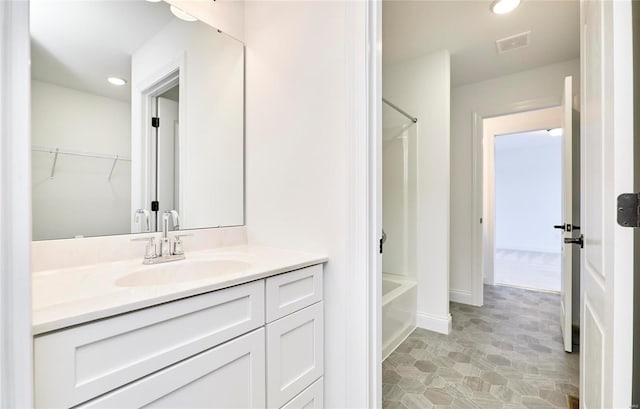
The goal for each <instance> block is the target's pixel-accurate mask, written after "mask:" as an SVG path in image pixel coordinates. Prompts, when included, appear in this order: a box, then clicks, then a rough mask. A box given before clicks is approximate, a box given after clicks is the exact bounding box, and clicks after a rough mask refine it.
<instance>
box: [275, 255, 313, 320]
mask: <svg viewBox="0 0 640 409" xmlns="http://www.w3.org/2000/svg"><path fill="white" fill-rule="evenodd" d="M321 300H322V265H315V266H311V267H307V268H303V269H300V270H296V271H292V272H290V273H286V274H280V275H277V276H275V277H269V278H267V322H272V321H275V320H277V319H278V318H282V317H284V316H285V315H289V314H291V313H292V312H296V311H298V310H301V309H303V308H305V307H308V306H309V305H311V304H315V303H317V302H318V301H321Z"/></svg>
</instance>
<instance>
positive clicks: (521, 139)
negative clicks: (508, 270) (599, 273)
mask: <svg viewBox="0 0 640 409" xmlns="http://www.w3.org/2000/svg"><path fill="white" fill-rule="evenodd" d="M561 144H562V137H552V136H549V134H548V133H547V131H546V130H543V131H537V132H527V133H520V134H511V135H500V136H497V137H496V142H495V149H496V152H495V194H496V197H495V215H496V216H495V219H496V220H495V223H496V224H495V240H496V242H495V246H496V249H511V250H525V251H541V252H548V253H560V249H561V242H560V240H561V239H562V234H561V232H560V230H557V229H554V228H553V225H554V224H562V209H561V204H562V196H561V192H562V177H561V171H562V169H561V166H562V158H561V148H562V145H561Z"/></svg>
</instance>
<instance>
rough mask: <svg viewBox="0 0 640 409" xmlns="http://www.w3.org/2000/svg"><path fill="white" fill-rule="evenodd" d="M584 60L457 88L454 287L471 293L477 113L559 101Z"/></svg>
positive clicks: (454, 109) (575, 79)
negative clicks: (566, 82) (565, 84)
mask: <svg viewBox="0 0 640 409" xmlns="http://www.w3.org/2000/svg"><path fill="white" fill-rule="evenodd" d="M579 73H580V69H579V60H577V59H576V60H570V61H565V62H562V63H558V64H553V65H548V66H544V67H539V68H536V69H532V70H529V71H524V72H521V73H516V74H512V75H508V76H504V77H500V78H495V79H491V80H487V81H483V82H479V83H475V84H469V85H464V86H461V87H456V88H453V89H452V90H451V243H452V245H451V291H452V292H458V293H462V294H470V293H471V282H472V278H471V275H472V272H473V271H474V266H473V265H472V259H473V257H472V255H473V249H472V237H473V234H472V232H473V230H472V229H473V225H474V224H476V223H479V219H478V220H476V217H475V215H476V214H477V212H475V211H474V209H473V201H472V196H473V163H474V162H473V160H474V152H473V140H472V123H473V120H472V118H473V113H474V112H476V113H478V114H479V115H487V116H496V115H500V114H506V113H511V112H518V111H525V110H530V109H536V108H543V107H549V106H553V105H559V104H560V99H561V95H562V84H563V80H564V77H565V76H567V75H572V76H573V83H574V89H577V84H579V83H580V81H579V78H580V77H579Z"/></svg>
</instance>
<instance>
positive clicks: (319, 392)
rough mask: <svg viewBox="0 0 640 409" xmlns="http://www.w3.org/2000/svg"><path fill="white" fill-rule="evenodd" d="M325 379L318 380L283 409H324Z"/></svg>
mask: <svg viewBox="0 0 640 409" xmlns="http://www.w3.org/2000/svg"><path fill="white" fill-rule="evenodd" d="M322 381H323V378H320V379H318V380H317V381H315V382H314V383H313V385H311V386H309V387H308V388H307V389H305V390H303V391H302V392H300V394H299V395H298V396H296V397H295V398H293V399H291V400H290V401H289V402H288V403H287V404H286V405H284V406H283V407H282V409H322V408H324V386H323V382H322Z"/></svg>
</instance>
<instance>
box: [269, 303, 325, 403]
mask: <svg viewBox="0 0 640 409" xmlns="http://www.w3.org/2000/svg"><path fill="white" fill-rule="evenodd" d="M323 336H324V335H323V303H322V302H319V303H317V304H314V305H312V306H310V307H307V308H305V309H303V310H301V311H298V312H295V313H293V314H291V315H288V316H286V317H284V318H282V319H279V320H277V321H274V322H272V323H269V324H268V325H267V401H268V402H267V403H268V406H269V407H270V408H280V407H281V406H282V405H284V404H285V403H286V402H288V401H289V400H291V398H293V397H294V396H296V395H297V394H298V393H300V392H302V391H303V390H304V389H305V388H306V387H307V386H309V385H311V384H312V383H313V382H314V381H315V380H316V379H318V378H319V377H321V376H322V374H323V372H324V363H323V355H324V351H323V349H324V345H323Z"/></svg>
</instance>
